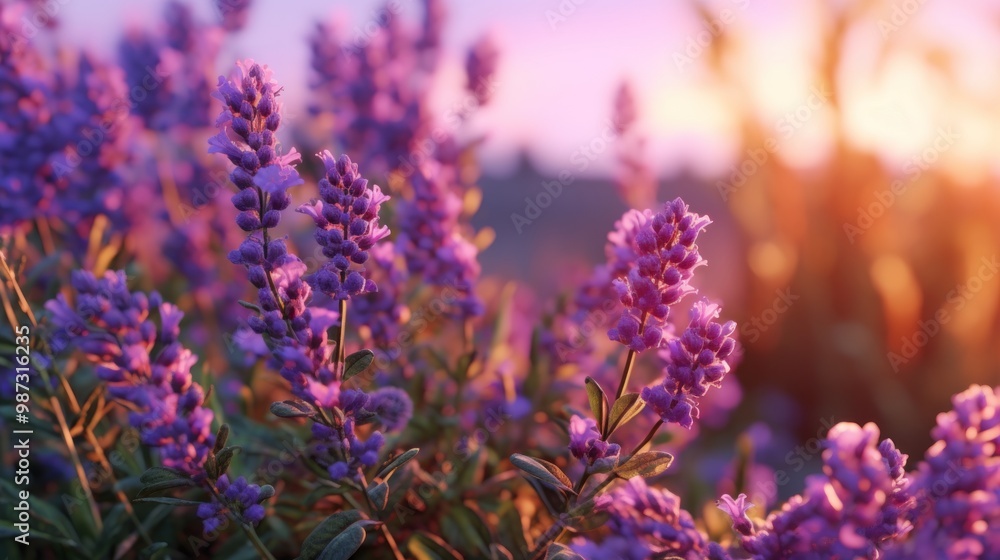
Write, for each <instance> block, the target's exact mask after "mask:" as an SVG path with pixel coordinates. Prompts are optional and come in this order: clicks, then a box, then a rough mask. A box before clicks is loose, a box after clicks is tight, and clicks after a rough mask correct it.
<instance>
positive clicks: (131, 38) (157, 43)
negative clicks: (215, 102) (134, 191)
mask: <svg viewBox="0 0 1000 560" xmlns="http://www.w3.org/2000/svg"><path fill="white" fill-rule="evenodd" d="M216 35H217V34H213V33H210V32H209V30H208V29H207V28H206V27H205V26H203V25H199V24H198V22H196V21H195V18H194V14H193V13H192V10H191V8H190V7H189V6H187V5H186V4H184V3H181V2H177V1H171V2H168V3H167V4H166V5H165V6H164V8H163V26H162V28H159V29H142V30H138V29H133V30H130V31H129V32H128V33H127V34H126V36H125V37H124V38H123V40H122V41H121V43H120V44H119V48H118V56H119V60H120V61H121V64H122V67H123V69H124V70H125V81H126V83H127V84H128V91H129V93H130V95H129V100H130V101H131V106H132V112H133V114H135V115H137V116H139V117H140V118H141V119H142V121H143V123H144V124H145V126H146V127H147V128H149V129H151V130H155V131H159V132H164V131H167V130H168V129H171V130H174V129H177V127H178V126H179V125H186V126H189V127H195V128H200V127H204V126H207V125H208V124H209V123H210V122H211V121H210V118H211V116H210V113H209V109H210V107H211V92H212V84H211V83H210V82H209V79H210V78H209V76H210V73H209V69H211V68H213V66H214V61H215V56H216V54H217V53H218V50H219V45H218V40H217V39H216Z"/></svg>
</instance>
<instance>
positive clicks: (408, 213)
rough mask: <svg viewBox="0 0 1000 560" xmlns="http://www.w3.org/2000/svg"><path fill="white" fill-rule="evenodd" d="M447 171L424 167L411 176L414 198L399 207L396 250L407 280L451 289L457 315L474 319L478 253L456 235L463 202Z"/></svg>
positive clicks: (478, 307)
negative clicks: (411, 276) (412, 278)
mask: <svg viewBox="0 0 1000 560" xmlns="http://www.w3.org/2000/svg"><path fill="white" fill-rule="evenodd" d="M450 171H453V170H450V169H447V168H444V167H443V166H440V165H437V164H428V165H425V166H423V167H422V168H421V169H420V171H419V172H418V173H416V174H414V175H413V177H412V178H411V179H412V181H411V182H412V186H413V196H412V198H409V199H404V200H403V201H402V202H401V203H400V205H399V215H400V218H399V221H400V223H399V228H400V234H399V239H398V241H397V245H398V247H399V251H400V252H401V253H402V254H403V255H404V256H405V257H406V266H407V269H408V270H409V271H410V273H411V274H417V275H420V276H421V277H422V278H423V279H424V281H426V282H427V283H429V284H431V285H434V286H440V287H444V288H450V289H451V290H452V291H453V292H454V297H452V298H450V299H453V300H455V302H454V303H455V306H456V307H457V308H458V314H459V315H461V316H463V317H475V316H478V315H480V314H482V312H483V304H482V302H481V301H480V300H479V298H477V297H476V295H475V293H474V290H475V284H476V280H477V279H478V278H479V272H480V267H479V262H478V260H477V253H478V250H477V249H476V247H475V245H473V244H472V243H471V242H470V241H468V240H467V239H465V238H464V237H463V236H462V234H461V233H460V232H459V231H458V223H459V215H460V214H461V210H462V202H461V200H460V199H459V198H458V196H457V195H456V194H455V193H454V192H453V191H452V190H451V189H449V188H448V183H447V181H448V180H449V179H451V178H453V177H452V176H451V173H450Z"/></svg>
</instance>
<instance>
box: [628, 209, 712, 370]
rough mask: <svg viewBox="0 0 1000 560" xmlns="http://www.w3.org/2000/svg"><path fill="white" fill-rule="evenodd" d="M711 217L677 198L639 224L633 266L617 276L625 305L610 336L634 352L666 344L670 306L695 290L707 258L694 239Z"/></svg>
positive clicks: (635, 232) (630, 248) (636, 230)
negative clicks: (694, 283) (694, 278)
mask: <svg viewBox="0 0 1000 560" xmlns="http://www.w3.org/2000/svg"><path fill="white" fill-rule="evenodd" d="M635 218H636V219H637V221H638V216H635ZM709 223H711V221H710V220H709V219H708V218H707V217H704V216H699V215H698V214H694V213H691V212H688V207H687V205H686V204H684V201H682V200H681V199H679V198H678V199H675V200H674V201H673V202H669V203H667V204H665V205H664V206H663V209H662V210H661V211H660V212H659V213H657V214H654V215H653V216H650V217H649V219H648V221H645V222H644V223H642V224H641V225H639V227H638V228H636V229H635V231H634V234H635V247H634V249H633V248H632V247H627V248H628V249H629V250H634V251H635V260H634V261H632V262H633V265H632V268H631V269H630V270H629V272H628V274H627V275H626V276H624V277H618V278H616V279H615V280H614V287H615V289H616V291H617V293H618V296H619V298H620V300H621V303H622V304H623V305H624V306H625V308H626V309H625V312H624V313H623V314H622V316H621V319H619V321H618V324H617V325H616V326H615V327H614V328H612V329H611V330H610V331H608V336H609V337H610V338H611V340H615V341H618V342H621V343H622V344H624V345H626V346H628V347H629V348H630V349H632V350H634V351H636V352H642V351H643V350H646V349H647V348H657V347H659V346H660V345H661V344H662V342H663V329H664V327H665V324H666V320H667V316H668V313H669V310H670V306H671V305H673V304H675V303H677V302H678V301H680V299H681V298H682V297H684V296H685V295H687V294H689V293H691V292H693V291H695V290H694V288H692V287H691V285H690V280H691V277H692V276H693V274H694V269H695V268H697V267H698V266H700V265H702V264H705V261H704V259H702V258H701V255H699V254H698V246H697V245H695V241H696V240H697V238H698V233H699V232H701V230H702V229H704V228H705V226H707V225H708V224H709ZM629 245H631V244H629Z"/></svg>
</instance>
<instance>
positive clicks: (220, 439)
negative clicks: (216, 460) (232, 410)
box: [212, 424, 229, 453]
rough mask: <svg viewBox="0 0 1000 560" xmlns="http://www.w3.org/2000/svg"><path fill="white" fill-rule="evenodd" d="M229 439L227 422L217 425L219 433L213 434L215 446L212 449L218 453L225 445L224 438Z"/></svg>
mask: <svg viewBox="0 0 1000 560" xmlns="http://www.w3.org/2000/svg"><path fill="white" fill-rule="evenodd" d="M228 439H229V424H223V425H221V426H219V433H217V434H215V447H214V448H213V449H212V451H214V452H216V453H218V452H219V451H222V449H223V448H224V447H226V440H228Z"/></svg>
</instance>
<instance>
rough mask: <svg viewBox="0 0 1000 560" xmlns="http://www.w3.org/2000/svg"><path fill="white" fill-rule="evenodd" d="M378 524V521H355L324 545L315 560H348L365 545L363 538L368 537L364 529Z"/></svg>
mask: <svg viewBox="0 0 1000 560" xmlns="http://www.w3.org/2000/svg"><path fill="white" fill-rule="evenodd" d="M378 524H379V522H378V521H370V520H368V519H363V520H361V521H355V522H354V523H352V524H351V526H350V527H348V528H346V529H344V530H343V532H341V533H340V534H339V535H337V536H336V537H334V539H333V540H332V541H330V543H329V544H327V545H326V548H324V549H323V552H321V553H320V555H319V558H318V559H317V560H348V559H349V558H350V557H351V556H354V553H355V552H357V551H358V549H359V548H361V545H363V544H365V537H367V536H368V533H367V531H365V527H369V526H373V525H378Z"/></svg>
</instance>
